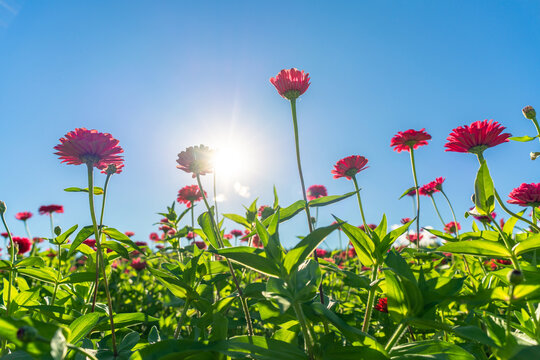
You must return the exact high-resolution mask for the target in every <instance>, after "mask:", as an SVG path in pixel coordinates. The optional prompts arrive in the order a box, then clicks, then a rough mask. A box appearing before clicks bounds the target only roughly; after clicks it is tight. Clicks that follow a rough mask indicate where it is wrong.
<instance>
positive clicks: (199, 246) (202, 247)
mask: <svg viewBox="0 0 540 360" xmlns="http://www.w3.org/2000/svg"><path fill="white" fill-rule="evenodd" d="M193 243H194V244H195V245H196V246H197V247H198V248H199V249H201V250H204V249H206V243H205V242H204V241H194V242H193Z"/></svg>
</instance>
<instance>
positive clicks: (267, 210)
mask: <svg viewBox="0 0 540 360" xmlns="http://www.w3.org/2000/svg"><path fill="white" fill-rule="evenodd" d="M273 214H274V209H272V208H271V207H270V206H268V205H262V206H261V207H260V208H259V211H258V212H257V215H259V217H260V218H261V219H262V220H264V219H266V218H268V217H269V216H272V215H273Z"/></svg>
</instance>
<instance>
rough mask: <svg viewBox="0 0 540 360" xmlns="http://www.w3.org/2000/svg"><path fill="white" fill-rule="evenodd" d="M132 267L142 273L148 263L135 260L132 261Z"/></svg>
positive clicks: (138, 259)
mask: <svg viewBox="0 0 540 360" xmlns="http://www.w3.org/2000/svg"><path fill="white" fill-rule="evenodd" d="M131 267H132V268H134V269H135V270H136V271H141V270H144V269H145V268H146V261H142V260H141V259H140V258H135V259H133V260H131Z"/></svg>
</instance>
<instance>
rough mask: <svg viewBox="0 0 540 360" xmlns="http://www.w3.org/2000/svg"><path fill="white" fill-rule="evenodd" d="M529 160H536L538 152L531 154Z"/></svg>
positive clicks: (539, 154) (539, 153)
mask: <svg viewBox="0 0 540 360" xmlns="http://www.w3.org/2000/svg"><path fill="white" fill-rule="evenodd" d="M530 155H531V160H536V158H537V157H539V156H540V152H531V154H530Z"/></svg>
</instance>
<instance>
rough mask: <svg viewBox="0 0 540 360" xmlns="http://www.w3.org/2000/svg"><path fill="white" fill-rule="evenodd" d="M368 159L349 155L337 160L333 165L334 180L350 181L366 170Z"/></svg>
mask: <svg viewBox="0 0 540 360" xmlns="http://www.w3.org/2000/svg"><path fill="white" fill-rule="evenodd" d="M367 163H368V159H366V158H365V157H363V156H360V155H351V156H347V157H346V158H343V159H341V160H339V161H338V162H337V163H336V165H334V170H332V174H334V179H339V178H341V177H345V178H347V180H351V179H352V178H353V176H355V175H356V174H358V173H359V172H360V171H362V170H365V169H367V166H366V165H367Z"/></svg>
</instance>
